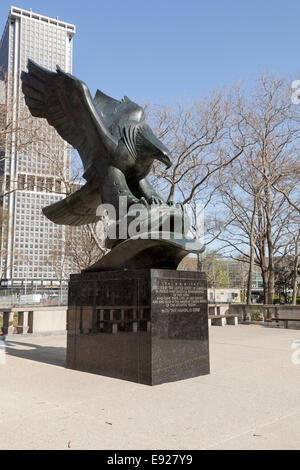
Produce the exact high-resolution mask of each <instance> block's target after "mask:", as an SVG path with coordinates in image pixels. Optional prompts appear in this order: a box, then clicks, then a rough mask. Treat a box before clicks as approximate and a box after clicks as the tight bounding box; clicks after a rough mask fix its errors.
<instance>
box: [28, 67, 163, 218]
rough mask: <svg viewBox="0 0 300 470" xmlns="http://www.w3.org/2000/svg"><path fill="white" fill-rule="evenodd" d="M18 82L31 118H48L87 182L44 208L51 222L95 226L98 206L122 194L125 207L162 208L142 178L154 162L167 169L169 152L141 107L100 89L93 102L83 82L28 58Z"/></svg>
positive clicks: (117, 198)
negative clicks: (75, 155)
mask: <svg viewBox="0 0 300 470" xmlns="http://www.w3.org/2000/svg"><path fill="white" fill-rule="evenodd" d="M21 79H22V90H23V93H24V95H25V101H26V104H27V106H28V108H29V110H30V112H31V114H32V115H33V116H35V117H39V118H45V119H47V121H48V123H49V124H50V125H51V126H53V127H54V128H55V129H56V131H57V132H58V134H59V135H60V136H61V137H62V138H63V139H64V140H66V141H67V142H68V143H69V144H70V145H71V146H72V147H74V148H75V149H76V150H78V153H79V155H80V157H81V160H82V163H83V167H84V175H83V176H84V178H85V179H86V181H87V183H86V184H85V185H84V186H83V187H82V188H81V189H79V190H78V191H76V192H75V193H73V194H71V195H69V196H68V197H66V198H65V199H63V200H61V201H59V202H57V203H55V204H52V205H51V206H48V207H46V208H44V209H43V212H44V214H45V215H46V216H47V217H48V218H49V219H50V220H51V221H52V222H54V223H56V224H64V225H83V224H89V223H92V222H96V221H97V220H99V217H97V215H96V208H97V207H98V206H99V204H101V203H102V204H112V205H113V206H114V207H115V208H116V209H118V201H119V197H120V196H126V198H127V204H128V207H130V206H131V205H132V204H136V203H138V202H141V203H143V204H145V205H147V204H151V203H153V202H154V203H156V204H160V203H163V204H165V201H163V199H162V198H161V196H160V195H158V194H157V192H156V191H155V190H154V188H153V187H152V186H151V184H150V183H149V181H148V180H147V179H146V177H147V175H148V174H149V172H150V170H151V167H152V164H153V160H155V159H157V160H159V161H161V162H163V163H164V164H165V165H166V166H167V167H170V166H171V165H172V163H171V160H170V154H169V151H168V149H167V148H166V147H165V146H164V145H163V143H162V142H161V141H160V140H159V139H158V138H157V137H156V136H155V135H154V133H153V132H152V130H151V128H150V127H149V126H148V125H147V124H146V118H145V112H144V110H143V108H141V107H140V106H139V105H138V104H136V103H134V102H133V101H131V100H130V99H129V98H128V97H126V96H125V97H124V98H123V99H122V100H121V101H118V100H115V99H114V98H111V97H110V96H107V95H105V94H104V93H102V92H101V91H99V90H98V91H97V93H96V95H95V97H94V99H92V97H91V94H90V92H89V89H88V87H87V86H86V84H85V83H84V82H82V81H81V80H78V79H77V78H76V77H74V76H73V75H71V74H68V73H65V72H64V71H63V70H62V69H61V68H60V67H59V66H57V72H51V71H49V70H47V69H45V68H44V67H41V66H39V65H38V64H36V63H35V62H33V61H32V60H29V61H28V73H26V72H22V75H21Z"/></svg>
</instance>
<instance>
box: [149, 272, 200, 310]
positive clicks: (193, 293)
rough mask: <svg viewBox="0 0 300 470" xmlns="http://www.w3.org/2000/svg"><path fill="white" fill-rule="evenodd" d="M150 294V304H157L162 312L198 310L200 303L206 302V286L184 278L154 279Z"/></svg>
mask: <svg viewBox="0 0 300 470" xmlns="http://www.w3.org/2000/svg"><path fill="white" fill-rule="evenodd" d="M152 295H153V299H152V305H157V306H159V307H160V309H161V312H162V313H176V312H182V313H192V312H198V311H199V306H200V304H203V303H206V302H207V298H206V297H207V292H206V288H205V287H204V286H201V285H200V284H199V282H198V281H191V280H184V279H176V280H175V279H156V282H155V285H154V286H153V291H152Z"/></svg>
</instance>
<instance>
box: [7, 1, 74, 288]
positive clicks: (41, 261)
mask: <svg viewBox="0 0 300 470" xmlns="http://www.w3.org/2000/svg"><path fill="white" fill-rule="evenodd" d="M74 34H75V26H74V25H72V24H68V23H65V22H63V21H61V20H59V19H58V18H56V19H54V18H47V17H45V16H43V15H40V14H37V13H34V12H32V11H26V10H22V9H20V8H17V7H11V10H10V13H9V16H8V20H7V23H6V26H5V29H4V32H3V36H2V39H1V42H0V67H1V71H0V78H1V79H2V83H1V81H0V85H2V86H1V87H0V100H1V102H2V104H1V106H2V108H1V109H3V107H5V106H6V109H7V113H6V115H7V116H9V119H11V122H12V123H13V125H12V126H11V129H12V130H11V132H9V133H8V134H7V136H6V138H5V141H4V142H3V139H2V143H1V142H0V145H1V147H2V148H0V151H2V154H3V153H5V158H4V159H2V160H1V165H2V168H1V176H2V180H3V193H2V194H3V197H2V204H3V214H4V218H5V219H6V223H4V224H3V223H2V225H3V226H4V229H5V230H4V229H3V231H2V249H1V258H2V259H1V263H2V275H1V277H2V280H1V284H2V286H3V285H5V286H12V287H24V286H27V288H29V287H30V286H33V287H34V286H51V285H57V284H58V283H59V281H60V279H59V274H58V271H57V269H56V267H55V263H57V262H58V263H59V259H58V260H57V259H56V260H55V261H53V262H51V256H52V254H51V250H53V247H56V248H57V252H56V254H57V253H59V252H60V251H62V249H60V247H61V246H62V244H63V242H64V228H63V227H59V226H55V225H54V224H53V223H51V222H50V221H49V220H47V219H46V217H45V216H44V215H43V214H42V210H41V209H42V207H45V206H47V205H49V204H52V203H54V202H56V201H57V200H59V199H61V198H62V197H64V195H65V191H66V187H65V184H66V182H67V181H68V180H69V172H70V148H69V147H68V146H67V145H66V143H65V142H63V140H62V139H61V138H60V137H59V136H58V135H57V134H56V133H55V131H54V130H53V129H52V128H51V127H50V126H49V125H48V123H47V122H46V121H45V120H41V119H34V118H32V119H31V120H24V118H23V115H24V112H25V113H26V106H25V102H24V97H23V93H22V90H21V80H20V75H21V72H22V71H23V70H26V68H27V67H26V66H27V60H28V59H29V58H30V59H33V60H34V61H35V62H37V63H38V64H40V65H42V66H44V67H46V68H48V69H50V70H53V71H54V70H55V68H56V65H59V66H60V67H61V68H62V69H63V70H64V71H65V72H69V73H71V72H72V40H73V36H74ZM3 96H5V101H4V100H3ZM1 97H2V98H1ZM0 111H1V110H0ZM2 115H3V113H2ZM14 129H15V130H14ZM0 158H1V157H0ZM2 219H3V218H2ZM4 232H5V233H4ZM57 256H58V255H57ZM58 257H59V256H58Z"/></svg>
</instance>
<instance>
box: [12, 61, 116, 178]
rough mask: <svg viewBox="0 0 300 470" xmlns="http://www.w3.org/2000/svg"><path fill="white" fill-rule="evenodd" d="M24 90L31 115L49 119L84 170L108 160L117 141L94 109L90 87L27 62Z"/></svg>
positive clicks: (58, 71)
mask: <svg viewBox="0 0 300 470" xmlns="http://www.w3.org/2000/svg"><path fill="white" fill-rule="evenodd" d="M21 78H22V82H23V83H22V90H23V92H24V95H25V101H26V104H27V106H28V107H29V110H30V112H31V114H32V115H33V116H35V117H40V118H46V119H47V121H48V123H49V124H51V126H53V127H54V128H55V129H56V130H57V132H58V133H59V135H60V136H61V137H62V138H63V139H64V140H66V141H67V142H68V143H69V144H71V145H72V146H73V147H74V148H76V149H77V150H78V152H79V154H80V157H81V159H82V162H83V166H84V169H85V170H87V169H88V168H89V167H90V166H91V165H92V163H93V161H94V160H95V159H97V158H109V156H110V155H111V152H113V150H115V148H116V147H117V145H118V141H117V139H116V138H115V137H113V136H112V135H111V133H110V132H109V130H108V129H107V126H106V124H105V122H104V121H103V120H101V117H100V116H99V115H98V113H97V112H96V110H95V107H94V104H93V100H92V98H91V95H90V92H89V89H88V87H87V86H86V84H85V83H83V82H82V81H80V80H78V79H77V78H76V77H74V76H72V75H70V74H67V73H65V72H63V70H61V69H60V68H59V67H57V72H51V71H49V70H47V69H45V68H44V67H40V66H39V65H37V64H36V63H35V62H33V61H32V60H29V61H28V73H26V72H22V76H21Z"/></svg>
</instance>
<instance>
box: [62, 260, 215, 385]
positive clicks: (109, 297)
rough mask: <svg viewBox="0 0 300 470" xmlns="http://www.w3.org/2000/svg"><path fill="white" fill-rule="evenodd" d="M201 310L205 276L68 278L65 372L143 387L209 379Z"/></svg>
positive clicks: (140, 273)
mask: <svg viewBox="0 0 300 470" xmlns="http://www.w3.org/2000/svg"><path fill="white" fill-rule="evenodd" d="M207 310H208V307H207V283H206V280H205V275H204V273H198V272H186V271H173V270H171V271H170V270H164V269H145V270H133V271H102V272H84V273H82V274H75V275H72V276H71V280H70V284H69V308H68V345H67V367H68V368H70V369H76V370H81V371H86V372H91V373H96V374H101V375H105V376H109V377H115V378H119V379H124V380H130V381H134V382H138V383H143V384H147V385H157V384H162V383H164V382H172V381H176V380H182V379H188V378H191V377H196V376H199V375H205V374H209V349H208V312H207Z"/></svg>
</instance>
